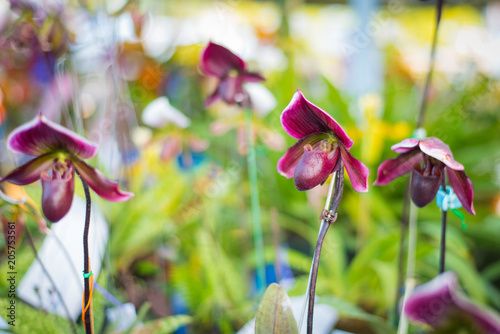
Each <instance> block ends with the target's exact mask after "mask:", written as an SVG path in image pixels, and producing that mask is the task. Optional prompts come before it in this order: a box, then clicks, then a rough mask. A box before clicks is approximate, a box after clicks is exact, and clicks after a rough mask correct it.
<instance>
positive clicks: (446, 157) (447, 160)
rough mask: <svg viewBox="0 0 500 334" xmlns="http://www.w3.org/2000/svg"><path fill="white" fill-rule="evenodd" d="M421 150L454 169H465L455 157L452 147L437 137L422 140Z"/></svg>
mask: <svg viewBox="0 0 500 334" xmlns="http://www.w3.org/2000/svg"><path fill="white" fill-rule="evenodd" d="M419 146H420V150H421V151H422V152H424V153H425V154H427V155H429V156H431V157H433V158H435V159H437V160H439V161H441V162H442V163H444V164H445V165H447V166H448V167H450V168H452V169H454V170H464V166H462V165H461V164H460V163H458V162H456V161H455V160H454V159H453V154H452V153H451V150H450V147H449V146H448V145H446V144H445V143H443V142H442V141H441V140H440V139H438V138H435V137H430V138H425V139H421V140H420V144H419Z"/></svg>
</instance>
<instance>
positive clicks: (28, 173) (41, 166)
mask: <svg viewBox="0 0 500 334" xmlns="http://www.w3.org/2000/svg"><path fill="white" fill-rule="evenodd" d="M56 160H57V154H54V153H48V154H44V155H42V156H39V157H38V158H35V159H33V160H30V161H28V162H27V163H25V164H24V165H21V166H19V167H17V168H16V169H14V170H13V171H12V172H10V173H9V174H7V175H6V176H5V177H4V178H3V179H1V180H0V182H3V181H7V182H10V183H13V184H17V185H19V186H24V185H27V184H30V183H33V182H35V181H37V180H39V179H40V177H41V175H42V173H43V172H45V171H48V170H50V169H51V168H52V166H53V165H54V164H55V163H56Z"/></svg>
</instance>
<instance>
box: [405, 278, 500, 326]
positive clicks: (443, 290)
mask: <svg viewBox="0 0 500 334" xmlns="http://www.w3.org/2000/svg"><path fill="white" fill-rule="evenodd" d="M404 313H405V314H406V315H407V316H408V318H410V319H411V320H414V321H417V322H420V323H425V324H427V325H429V326H431V327H433V328H434V329H435V330H437V331H439V332H440V333H455V332H457V329H462V330H464V329H465V332H467V333H473V334H483V333H500V317H499V316H498V315H496V314H494V313H493V312H491V311H490V310H487V309H485V308H483V307H480V306H478V305H476V304H475V303H473V302H472V301H470V300H469V299H468V298H467V297H466V296H464V295H463V293H462V292H461V291H460V290H459V287H458V279H457V276H456V275H455V274H454V273H453V272H445V273H443V274H441V275H439V276H437V277H436V278H434V279H433V280H432V281H430V282H428V283H426V284H423V285H421V286H419V287H417V288H416V289H415V291H414V292H413V294H412V295H410V296H409V298H408V300H407V302H406V304H405V308H404Z"/></svg>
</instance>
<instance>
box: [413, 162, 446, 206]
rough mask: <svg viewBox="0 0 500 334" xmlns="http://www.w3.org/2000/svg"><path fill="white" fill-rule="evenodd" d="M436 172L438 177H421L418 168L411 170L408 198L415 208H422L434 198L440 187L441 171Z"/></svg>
mask: <svg viewBox="0 0 500 334" xmlns="http://www.w3.org/2000/svg"><path fill="white" fill-rule="evenodd" d="M438 171H439V172H437V173H438V174H439V175H423V174H422V172H421V171H420V168H418V169H413V171H412V175H411V186H410V196H411V200H412V201H413V203H415V205H416V206H417V207H419V208H423V207H424V206H426V205H427V204H429V203H430V202H432V200H434V198H435V197H436V194H437V192H438V190H439V186H440V185H441V171H440V170H439V169H438Z"/></svg>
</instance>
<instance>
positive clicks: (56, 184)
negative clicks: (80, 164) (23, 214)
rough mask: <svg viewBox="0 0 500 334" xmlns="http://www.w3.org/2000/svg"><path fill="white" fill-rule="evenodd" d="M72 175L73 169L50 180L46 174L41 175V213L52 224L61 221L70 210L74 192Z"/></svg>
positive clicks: (73, 177)
mask: <svg viewBox="0 0 500 334" xmlns="http://www.w3.org/2000/svg"><path fill="white" fill-rule="evenodd" d="M74 175H75V173H74V170H73V167H71V168H70V170H69V171H68V172H67V173H66V174H65V176H63V177H60V178H56V177H53V178H52V179H51V178H50V177H49V176H48V175H47V174H45V175H42V178H41V179H42V211H43V214H44V215H45V217H46V218H47V219H48V220H50V221H51V222H53V223H55V222H58V221H59V220H61V218H62V217H64V216H65V215H66V214H67V213H68V211H69V209H70V208H71V203H72V202H73V194H74V191H75V176H74Z"/></svg>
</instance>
